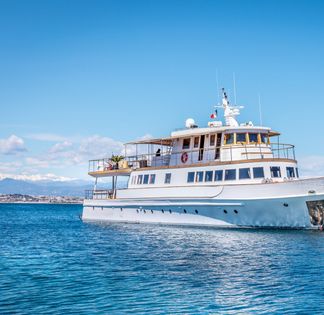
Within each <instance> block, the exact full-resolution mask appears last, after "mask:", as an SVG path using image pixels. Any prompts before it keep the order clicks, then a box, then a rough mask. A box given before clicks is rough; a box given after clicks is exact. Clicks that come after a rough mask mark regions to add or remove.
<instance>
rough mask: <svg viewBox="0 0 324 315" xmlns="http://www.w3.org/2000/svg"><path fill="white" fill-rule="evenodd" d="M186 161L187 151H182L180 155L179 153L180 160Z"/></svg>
mask: <svg viewBox="0 0 324 315" xmlns="http://www.w3.org/2000/svg"><path fill="white" fill-rule="evenodd" d="M187 161H188V153H187V152H183V153H182V155H181V162H182V163H186V162H187Z"/></svg>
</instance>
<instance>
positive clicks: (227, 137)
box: [225, 133, 234, 144]
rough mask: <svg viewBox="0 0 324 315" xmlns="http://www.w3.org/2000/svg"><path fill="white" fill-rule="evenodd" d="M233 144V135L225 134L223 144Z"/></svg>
mask: <svg viewBox="0 0 324 315" xmlns="http://www.w3.org/2000/svg"><path fill="white" fill-rule="evenodd" d="M233 143H234V133H227V134H225V144H233Z"/></svg>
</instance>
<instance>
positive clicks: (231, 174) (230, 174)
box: [225, 169, 236, 180]
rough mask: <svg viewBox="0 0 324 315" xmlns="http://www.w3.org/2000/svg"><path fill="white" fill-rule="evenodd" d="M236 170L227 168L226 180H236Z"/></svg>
mask: <svg viewBox="0 0 324 315" xmlns="http://www.w3.org/2000/svg"><path fill="white" fill-rule="evenodd" d="M235 179H236V170H235V169H234V170H225V180H235Z"/></svg>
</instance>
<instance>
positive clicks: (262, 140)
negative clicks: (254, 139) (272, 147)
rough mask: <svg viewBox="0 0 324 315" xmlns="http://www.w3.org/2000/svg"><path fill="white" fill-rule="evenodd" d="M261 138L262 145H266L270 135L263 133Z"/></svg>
mask: <svg viewBox="0 0 324 315" xmlns="http://www.w3.org/2000/svg"><path fill="white" fill-rule="evenodd" d="M260 138H261V143H265V144H267V143H268V135H267V134H266V133H261V135H260Z"/></svg>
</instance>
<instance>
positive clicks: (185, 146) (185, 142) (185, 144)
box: [182, 138, 190, 150]
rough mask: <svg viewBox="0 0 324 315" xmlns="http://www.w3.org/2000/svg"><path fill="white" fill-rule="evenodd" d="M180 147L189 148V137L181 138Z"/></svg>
mask: <svg viewBox="0 0 324 315" xmlns="http://www.w3.org/2000/svg"><path fill="white" fill-rule="evenodd" d="M182 149H184V150H185V149H190V138H187V139H183V144H182Z"/></svg>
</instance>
